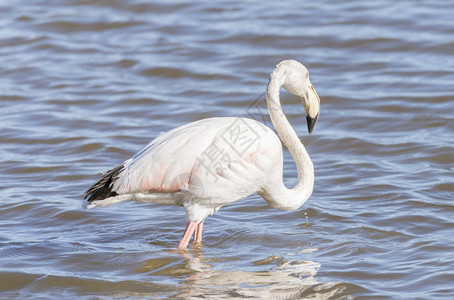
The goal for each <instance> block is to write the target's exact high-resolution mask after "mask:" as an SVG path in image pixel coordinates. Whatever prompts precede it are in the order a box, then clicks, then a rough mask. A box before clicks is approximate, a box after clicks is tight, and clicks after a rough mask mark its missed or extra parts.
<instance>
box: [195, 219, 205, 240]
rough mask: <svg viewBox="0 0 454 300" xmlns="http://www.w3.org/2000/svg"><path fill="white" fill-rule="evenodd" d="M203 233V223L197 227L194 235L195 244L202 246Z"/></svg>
mask: <svg viewBox="0 0 454 300" xmlns="http://www.w3.org/2000/svg"><path fill="white" fill-rule="evenodd" d="M202 231H203V221H202V222H200V223H199V224H198V225H197V228H196V229H195V234H194V244H200V243H201V242H202Z"/></svg>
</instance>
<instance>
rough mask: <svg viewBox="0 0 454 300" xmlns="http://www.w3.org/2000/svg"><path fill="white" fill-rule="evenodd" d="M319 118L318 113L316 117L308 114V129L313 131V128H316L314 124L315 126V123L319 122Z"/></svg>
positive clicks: (310, 131)
mask: <svg viewBox="0 0 454 300" xmlns="http://www.w3.org/2000/svg"><path fill="white" fill-rule="evenodd" d="M317 120H318V115H316V116H315V118H311V117H310V116H306V121H307V130H308V131H309V133H312V130H314V126H315V123H317Z"/></svg>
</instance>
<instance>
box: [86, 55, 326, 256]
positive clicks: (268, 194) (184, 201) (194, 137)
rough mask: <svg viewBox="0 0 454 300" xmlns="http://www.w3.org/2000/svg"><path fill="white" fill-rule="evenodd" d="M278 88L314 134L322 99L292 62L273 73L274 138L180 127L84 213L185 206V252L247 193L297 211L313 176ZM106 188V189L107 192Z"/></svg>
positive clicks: (231, 123) (259, 129) (251, 124)
mask: <svg viewBox="0 0 454 300" xmlns="http://www.w3.org/2000/svg"><path fill="white" fill-rule="evenodd" d="M281 86H284V88H286V89H287V90H289V91H290V92H292V93H293V94H295V95H298V96H300V97H302V98H303V104H304V106H305V109H306V113H307V116H308V118H309V117H310V118H311V120H312V122H311V123H309V119H308V125H309V127H308V128H309V131H311V130H312V128H313V126H314V125H315V122H316V121H317V118H318V113H319V105H320V103H319V102H320V99H319V98H318V95H317V93H316V92H315V89H314V88H313V86H312V84H311V83H310V81H309V75H308V72H307V69H306V68H305V67H304V66H303V65H301V64H300V63H298V62H296V61H291V60H289V61H283V62H281V63H280V64H279V65H278V66H277V67H276V69H275V70H274V72H273V73H272V74H271V77H270V83H269V85H268V89H267V104H268V109H269V111H270V117H271V120H272V122H273V125H274V127H275V128H276V131H277V132H278V134H279V137H278V136H277V135H276V134H275V133H274V131H273V130H272V129H270V128H268V127H266V126H265V125H263V124H262V123H260V122H257V121H255V120H252V119H247V118H233V117H224V118H211V119H204V120H200V121H197V122H193V123H190V124H187V125H183V126H180V127H178V128H175V129H173V130H171V131H169V132H167V133H164V134H161V135H160V136H158V137H157V138H156V139H154V140H153V141H152V142H151V143H150V144H148V145H147V146H146V147H144V148H143V149H142V150H141V151H140V152H139V153H137V154H136V155H134V156H133V157H132V158H131V159H129V160H127V161H125V162H124V163H123V164H122V166H121V168H120V169H118V170H117V172H114V173H111V174H110V175H109V176H111V177H110V179H111V180H109V181H108V180H107V179H109V178H107V177H108V176H107V177H106V178H105V180H104V181H103V180H102V179H101V181H100V182H98V184H96V185H94V186H93V187H92V188H91V189H90V190H89V191H88V192H87V194H88V195H90V194H94V193H95V192H96V190H98V189H99V190H102V189H104V190H106V189H107V190H108V191H109V192H110V191H111V192H114V193H115V194H114V195H115V196H110V197H107V198H104V197H101V196H100V198H102V199H100V198H96V199H95V200H92V201H91V202H89V204H88V206H87V207H88V208H92V207H96V206H102V207H103V206H108V205H111V204H114V203H118V202H122V201H126V200H135V201H139V202H155V203H162V204H169V205H177V206H184V207H185V208H186V214H187V219H188V225H187V227H186V231H185V233H184V235H183V237H182V239H181V241H180V244H179V246H178V248H180V249H184V248H186V246H187V244H188V243H189V240H190V239H191V237H192V235H193V234H194V242H195V243H198V242H201V240H202V230H203V222H204V220H205V218H206V217H207V216H209V215H210V214H213V213H214V212H215V211H217V210H218V209H219V208H220V207H222V206H223V205H226V204H229V203H233V202H235V201H238V200H240V199H242V198H244V197H246V196H248V195H250V194H253V193H258V194H259V195H261V196H262V197H263V198H264V199H265V200H266V201H267V202H268V203H269V204H270V206H272V207H274V208H279V209H296V208H298V207H300V206H301V205H302V204H303V203H304V202H305V201H306V200H307V198H309V196H310V195H311V193H312V188H313V185H314V170H313V165H312V162H311V160H310V158H309V155H308V154H307V151H306V149H305V148H304V146H303V145H302V144H301V142H300V140H299V138H298V136H297V135H296V133H295V131H294V130H293V128H292V127H291V126H290V123H289V122H288V120H287V118H286V117H285V115H284V113H283V111H282V108H281V105H280V101H279V88H280V87H281ZM281 140H282V142H283V143H284V144H285V145H286V146H287V147H288V148H289V151H290V153H291V155H292V157H293V158H294V160H295V164H296V165H297V170H298V182H297V184H296V185H295V186H294V187H293V188H292V189H288V188H287V187H286V186H285V185H284V184H283V181H282V175H283V154H282V144H281ZM106 182H111V184H110V185H109V186H107V183H106ZM105 183H106V184H105ZM104 184H105V185H104ZM98 187H101V188H98ZM103 195H104V194H103ZM97 199H99V200H97ZM89 201H90V199H89Z"/></svg>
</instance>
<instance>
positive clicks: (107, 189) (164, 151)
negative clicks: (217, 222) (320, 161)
mask: <svg viewBox="0 0 454 300" xmlns="http://www.w3.org/2000/svg"><path fill="white" fill-rule="evenodd" d="M276 167H277V168H282V146H281V143H280V140H279V138H278V137H277V136H276V134H275V133H274V132H273V131H272V130H271V129H270V128H268V127H266V126H264V125H263V124H261V123H259V122H257V121H255V120H251V119H245V118H211V119H204V120H200V121H197V122H193V123H190V124H186V125H183V126H180V127H178V128H175V129H173V130H171V131H169V132H166V133H163V134H161V135H159V136H158V137H157V138H155V139H154V140H153V141H152V142H150V143H149V144H148V145H146V146H145V147H144V148H143V149H142V150H141V151H139V152H138V153H137V154H136V155H134V156H133V157H132V158H130V159H128V160H126V161H125V162H124V163H123V164H122V165H120V166H118V167H116V168H114V169H112V170H110V171H109V172H107V173H106V174H105V175H104V176H103V177H102V178H101V179H100V180H99V181H98V182H97V183H96V184H95V185H93V187H91V188H90V189H89V190H88V191H87V194H86V197H88V202H89V203H90V202H92V201H94V200H101V199H105V198H108V197H112V196H117V195H123V194H140V195H142V194H144V193H145V194H157V193H158V194H162V193H167V194H172V193H179V194H183V197H182V198H181V199H183V200H184V199H187V198H188V197H187V196H188V194H190V195H191V196H192V200H193V201H194V196H196V197H195V198H197V201H196V202H197V203H195V204H198V205H203V206H205V207H210V208H214V209H218V208H219V207H220V206H222V205H224V204H227V203H230V202H234V201H237V200H239V199H241V198H243V197H245V196H247V195H249V194H252V193H254V192H257V191H258V190H259V189H260V187H261V186H262V185H263V184H264V181H266V180H267V179H269V174H270V173H271V172H273V171H274V170H273V169H275V168H276ZM163 199H164V198H163ZM166 199H169V201H168V203H167V202H166V201H167V200H162V199H161V201H153V202H161V203H166V204H180V205H184V203H175V199H176V198H175V197H174V198H171V199H170V198H166ZM136 200H137V199H136ZM185 206H186V205H185Z"/></svg>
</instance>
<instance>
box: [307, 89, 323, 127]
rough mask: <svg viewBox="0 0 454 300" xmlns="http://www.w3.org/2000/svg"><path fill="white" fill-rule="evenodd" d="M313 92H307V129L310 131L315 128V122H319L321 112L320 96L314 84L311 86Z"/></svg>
mask: <svg viewBox="0 0 454 300" xmlns="http://www.w3.org/2000/svg"><path fill="white" fill-rule="evenodd" d="M309 89H310V90H311V92H312V93H311V92H309V93H308V94H307V96H306V97H307V98H306V103H307V104H306V105H305V107H306V121H307V130H308V131H309V133H311V132H312V130H313V129H314V126H315V124H316V123H317V120H318V116H319V114H320V97H319V96H318V94H317V92H316V91H315V88H314V86H313V85H310V86H309Z"/></svg>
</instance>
